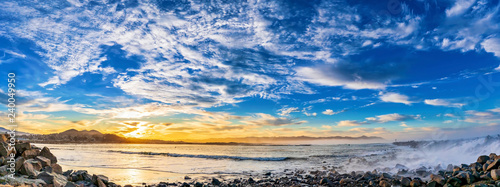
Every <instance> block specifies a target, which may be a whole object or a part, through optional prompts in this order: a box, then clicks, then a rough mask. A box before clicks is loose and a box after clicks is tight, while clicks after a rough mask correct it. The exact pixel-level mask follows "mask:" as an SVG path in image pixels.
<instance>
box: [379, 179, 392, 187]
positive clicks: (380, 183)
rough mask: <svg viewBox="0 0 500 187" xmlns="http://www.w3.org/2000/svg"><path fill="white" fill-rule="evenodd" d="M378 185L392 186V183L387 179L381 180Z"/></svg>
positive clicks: (383, 186)
mask: <svg viewBox="0 0 500 187" xmlns="http://www.w3.org/2000/svg"><path fill="white" fill-rule="evenodd" d="M378 185H379V186H380V187H391V185H390V184H389V182H387V181H386V180H381V181H380V182H379V183H378Z"/></svg>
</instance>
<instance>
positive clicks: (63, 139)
mask: <svg viewBox="0 0 500 187" xmlns="http://www.w3.org/2000/svg"><path fill="white" fill-rule="evenodd" d="M23 138H25V139H27V140H29V141H30V142H33V143H143V144H167V143H184V142H172V141H163V140H147V139H138V138H125V137H121V136H118V135H115V134H103V133H101V132H99V131H96V130H88V131H87V130H81V131H79V130H76V129H69V130H66V131H64V132H60V133H54V134H29V135H26V136H23Z"/></svg>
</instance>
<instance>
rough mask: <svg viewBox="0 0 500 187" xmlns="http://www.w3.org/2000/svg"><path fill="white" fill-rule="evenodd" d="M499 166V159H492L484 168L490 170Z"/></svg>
mask: <svg viewBox="0 0 500 187" xmlns="http://www.w3.org/2000/svg"><path fill="white" fill-rule="evenodd" d="M499 166H500V159H497V160H495V161H493V162H492V163H491V164H490V165H488V167H487V168H486V170H485V171H491V170H493V169H498V167H499Z"/></svg>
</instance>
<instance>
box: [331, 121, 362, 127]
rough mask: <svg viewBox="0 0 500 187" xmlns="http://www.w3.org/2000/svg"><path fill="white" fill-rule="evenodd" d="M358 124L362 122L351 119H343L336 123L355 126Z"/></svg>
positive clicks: (340, 125) (341, 125)
mask: <svg viewBox="0 0 500 187" xmlns="http://www.w3.org/2000/svg"><path fill="white" fill-rule="evenodd" d="M360 125H362V123H360V122H357V121H353V120H344V121H340V122H338V123H337V127H355V126H360Z"/></svg>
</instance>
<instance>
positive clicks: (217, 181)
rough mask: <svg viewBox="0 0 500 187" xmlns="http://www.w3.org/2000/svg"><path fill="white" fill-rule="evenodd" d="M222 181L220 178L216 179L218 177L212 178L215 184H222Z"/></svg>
mask: <svg viewBox="0 0 500 187" xmlns="http://www.w3.org/2000/svg"><path fill="white" fill-rule="evenodd" d="M220 183H221V182H220V181H219V180H218V179H216V178H212V184H213V185H220Z"/></svg>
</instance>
